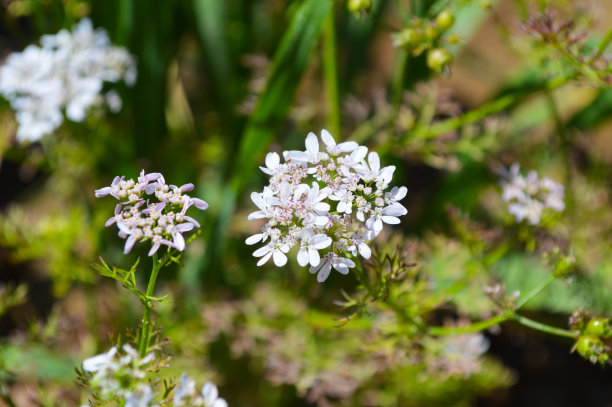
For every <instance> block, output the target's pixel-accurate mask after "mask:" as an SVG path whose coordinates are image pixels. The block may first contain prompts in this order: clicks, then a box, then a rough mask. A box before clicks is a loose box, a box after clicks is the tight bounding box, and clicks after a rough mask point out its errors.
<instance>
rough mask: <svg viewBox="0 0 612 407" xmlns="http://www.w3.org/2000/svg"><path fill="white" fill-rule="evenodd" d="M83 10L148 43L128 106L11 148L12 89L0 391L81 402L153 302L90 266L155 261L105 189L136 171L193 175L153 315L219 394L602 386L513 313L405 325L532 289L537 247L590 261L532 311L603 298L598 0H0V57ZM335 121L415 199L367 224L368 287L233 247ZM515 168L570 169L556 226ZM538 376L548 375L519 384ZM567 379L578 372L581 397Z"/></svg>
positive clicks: (565, 393)
mask: <svg viewBox="0 0 612 407" xmlns="http://www.w3.org/2000/svg"><path fill="white" fill-rule="evenodd" d="M442 12H447V13H450V14H451V15H452V17H453V21H452V22H451V23H450V25H449V27H448V28H446V27H445V26H446V25H448V21H442V20H440V19H439V18H438V17H439V16H440V15H441V13H442ZM83 17H90V18H91V19H92V21H93V23H94V26H95V27H103V28H104V29H106V30H107V31H108V33H109V35H110V37H111V40H112V41H113V43H115V44H117V45H122V46H125V47H127V48H128V49H129V50H130V52H132V53H133V54H134V55H135V56H136V58H137V64H138V80H137V83H136V85H135V87H133V88H128V87H126V86H123V87H122V86H117V87H116V89H117V90H118V92H119V93H120V94H121V97H122V99H123V101H124V106H123V109H122V111H121V112H120V113H117V114H115V113H111V112H110V111H104V109H102V108H100V109H99V110H96V111H94V112H92V113H91V114H90V115H89V117H88V119H87V120H86V121H85V122H83V123H65V124H64V125H63V126H62V127H61V128H60V129H59V130H58V131H56V132H55V133H54V134H52V135H50V136H47V137H45V138H44V139H42V140H41V142H40V143H35V144H27V145H26V144H18V143H16V142H15V141H14V137H15V131H16V122H15V119H14V114H13V113H12V111H11V110H10V107H9V105H8V102H6V101H2V102H1V103H0V153H1V160H2V161H1V164H0V185H2V188H3V192H2V194H0V205H1V207H0V210H1V212H0V270H1V273H0V279H1V281H2V282H1V285H0V332H1V335H2V336H1V338H0V341H1V342H0V395H1V398H2V400H4V402H5V403H7V405H10V402H9V401H10V400H14V401H15V403H16V404H17V405H24V406H26V405H44V406H51V405H53V406H56V405H79V404H78V403H80V402H84V401H85V400H81V399H80V398H79V397H80V396H79V391H78V388H77V387H76V385H75V384H74V374H73V367H74V366H77V365H79V363H80V361H81V360H83V359H84V358H85V357H88V356H91V355H93V354H95V353H99V352H102V351H104V350H106V349H107V348H108V347H109V343H110V342H109V340H108V338H109V335H110V334H111V333H113V332H125V330H126V329H129V327H135V326H137V324H138V321H139V317H140V307H139V304H138V303H137V302H135V301H134V300H133V299H132V298H130V297H129V296H128V294H127V293H126V292H124V291H125V290H122V289H121V287H120V286H118V285H116V284H114V283H113V282H110V281H106V280H104V279H102V278H100V277H98V276H97V275H96V274H95V272H94V270H93V269H92V268H91V266H90V264H91V262H92V261H94V259H96V258H97V257H98V256H103V257H104V258H105V259H107V261H108V262H109V263H114V264H117V265H119V266H121V267H127V266H128V265H129V264H132V263H133V261H134V260H135V259H136V258H137V257H141V258H142V262H141V271H140V272H139V273H140V274H145V275H144V276H143V275H140V276H139V278H141V281H143V284H144V281H146V280H145V279H146V278H147V276H146V271H145V270H147V268H148V267H149V264H148V258H147V257H146V252H145V251H144V248H142V247H137V248H136V249H137V250H134V251H133V252H132V253H131V254H130V255H128V256H124V255H122V253H121V252H122V244H123V243H122V242H121V241H120V240H119V239H118V238H117V237H116V236H115V233H114V231H113V230H110V229H108V230H107V229H106V228H104V222H105V220H106V219H107V218H108V217H110V216H111V214H112V211H113V205H114V203H113V202H110V200H100V201H95V199H94V195H93V191H94V189H96V188H100V187H102V186H104V185H108V184H110V182H111V180H112V178H113V177H114V176H115V175H127V176H129V177H134V176H135V175H137V173H138V172H139V171H140V170H141V169H143V168H144V169H145V170H147V171H159V172H162V173H163V174H164V176H165V177H166V179H167V180H168V182H169V183H173V184H176V185H181V184H184V183H187V182H194V183H195V184H196V188H195V191H194V194H195V195H196V196H198V197H199V198H202V199H204V200H206V201H207V202H208V203H209V204H210V208H209V209H208V210H207V211H206V212H205V214H204V215H202V216H201V217H200V219H198V220H199V221H201V223H202V224H203V225H204V232H203V234H202V237H201V238H199V239H197V240H196V241H195V242H194V243H192V245H191V246H190V248H189V250H188V251H187V252H186V255H185V257H184V258H183V263H184V264H183V267H176V268H175V270H174V271H173V272H170V271H167V272H165V273H164V274H163V275H162V276H161V277H160V278H161V280H162V281H163V284H162V287H161V288H160V289H159V291H160V292H162V291H163V292H169V293H171V298H172V299H173V302H172V303H171V304H162V305H160V306H159V307H157V308H156V315H157V319H158V323H159V325H160V326H162V327H163V331H162V335H164V336H167V337H168V339H169V343H170V345H169V348H168V350H167V352H168V353H169V354H171V355H172V358H173V363H172V369H171V372H170V373H168V374H169V375H178V374H179V373H180V372H182V371H187V372H189V373H190V375H191V376H192V377H196V378H198V379H211V378H214V380H215V381H216V382H217V383H218V384H219V385H220V392H221V394H222V395H223V397H225V398H226V399H227V400H228V401H229V403H230V405H250V406H264V405H274V406H298V405H319V406H354V405H371V406H392V405H402V406H413V405H414V406H420V405H427V406H438V405H439V406H447V405H448V406H450V405H453V406H465V405H486V406H506V405H519V404H520V405H524V406H546V405H551V406H553V405H554V406H570V405H584V406H587V405H603V402H604V401H607V402H612V399H610V396H609V394H606V393H605V392H602V391H601V389H602V387H601V386H602V383H605V381H606V380H608V381H609V379H610V374H609V372H607V371H605V372H604V371H602V370H601V369H597V368H595V367H593V366H590V365H589V364H588V362H586V361H582V360H580V359H579V358H578V357H577V356H576V355H569V349H570V347H571V345H572V343H571V341H569V340H564V339H553V340H548V342H545V340H544V339H543V338H542V337H541V336H540V335H531V334H528V333H526V332H525V330H524V329H520V328H519V327H517V326H514V325H512V324H505V325H503V329H502V331H501V333H500V332H499V330H498V329H497V330H495V329H492V330H490V331H488V332H487V333H486V336H480V335H476V334H465V335H457V336H448V337H441V338H437V337H422V336H419V335H418V332H416V331H415V325H411V324H410V323H407V321H409V320H410V319H413V318H417V319H418V320H419V321H421V322H433V323H437V324H438V325H453V326H454V325H461V324H465V323H467V322H468V321H469V320H478V319H480V318H487V317H490V316H491V315H494V314H495V306H494V304H493V303H492V302H491V301H490V299H488V298H487V295H485V294H484V293H483V290H482V288H483V287H484V286H487V285H491V284H494V283H496V282H501V283H504V284H505V287H506V290H507V292H513V291H514V290H519V291H520V292H527V291H529V290H530V289H531V288H532V287H534V286H537V285H538V284H540V283H541V282H542V281H545V280H546V279H547V278H548V276H549V274H550V265H548V264H547V262H546V261H545V260H544V259H543V257H542V253H545V252H547V251H550V250H551V249H552V248H553V247H555V248H559V249H561V250H562V251H563V252H564V253H571V254H572V255H573V256H574V257H575V260H576V273H575V274H574V275H573V276H572V278H571V281H569V280H566V279H564V280H557V281H555V282H554V283H553V284H552V285H551V286H550V287H549V288H548V289H547V290H548V291H546V294H545V295H542V296H539V297H536V298H535V299H534V300H533V301H531V302H529V303H528V304H527V305H526V310H527V311H528V312H529V313H530V315H534V316H538V317H541V318H543V319H545V320H547V321H552V323H554V324H557V325H559V326H566V321H567V316H568V314H570V313H572V312H573V311H575V310H577V309H579V308H586V309H589V310H591V311H592V312H593V313H595V314H597V315H611V314H612V296H610V294H609V293H610V290H611V289H612V270H611V269H610V266H609V265H610V264H612V262H611V261H610V260H612V259H611V258H610V257H611V254H610V250H609V248H610V247H609V242H610V237H611V236H610V235H611V232H612V212H611V211H610V209H609V208H610V203H611V202H610V199H611V197H610V187H611V184H610V181H609V180H610V168H611V167H610V165H611V164H612V149H610V145H612V144H611V143H610V136H611V135H612V124H611V123H612V122H611V121H610V117H611V113H612V93H611V91H610V89H609V87H608V85H609V83H610V67H609V62H608V61H609V56H610V51H609V50H607V44H608V43H609V41H610V38H611V34H610V32H609V31H608V30H609V23H608V22H609V21H610V20H611V19H612V7H610V4H607V3H606V2H594V3H592V4H589V5H588V7H586V6H584V5H583V4H582V2H579V1H575V2H572V1H569V0H568V1H546V0H538V1H531V2H530V1H527V0H499V1H492V0H491V1H489V0H472V1H469V0H412V1H408V0H397V1H392V0H372V1H369V0H361V1H354V0H349V1H348V2H347V1H340V0H337V1H332V0H232V1H218V0H172V1H168V0H147V1H145V0H131V1H126V0H87V1H85V0H84V1H81V0H63V1H59V0H2V2H1V6H0V21H1V24H0V52H1V53H2V56H3V57H4V56H6V55H8V54H9V53H10V52H13V51H20V50H22V49H23V48H24V47H25V46H27V45H28V44H31V43H36V42H37V41H38V39H39V38H40V36H41V35H42V34H50V33H56V32H57V31H58V30H60V29H61V28H70V27H72V25H73V24H75V23H76V22H77V21H79V20H80V19H81V18H83ZM443 26H444V27H443ZM406 30H412V31H406ZM421 32H422V35H424V37H418V36H419V35H421V34H419V33H421ZM415 33H416V34H415ZM414 35H417V37H418V39H419V41H418V42H417V43H416V45H415V43H413V42H411V41H413V36H414ZM394 44H395V46H394ZM604 45H606V46H604ZM433 50H436V52H438V51H440V52H438V53H437V54H436V55H433V54H434V53H433ZM436 58H438V59H436ZM440 58H441V59H440ZM451 60H452V62H451ZM321 128H327V129H328V130H330V131H331V132H332V134H333V135H334V136H335V137H336V139H337V140H340V139H343V140H344V139H351V140H356V141H358V142H359V143H362V144H365V145H367V146H368V147H370V148H371V149H375V150H376V151H378V152H379V154H381V155H382V156H383V159H384V162H386V163H388V164H393V165H395V166H397V170H396V172H395V174H396V179H395V180H394V185H406V186H407V187H408V190H409V193H408V197H407V198H406V199H405V201H404V202H403V203H404V205H405V206H407V207H408V209H409V213H408V215H407V216H406V217H405V219H404V221H403V222H402V225H401V226H399V227H397V228H396V229H395V230H394V232H393V233H392V234H388V235H386V236H382V237H380V238H379V239H378V240H377V245H378V246H377V249H376V251H375V253H376V256H377V257H376V259H377V260H376V261H373V262H371V263H368V264H365V265H364V266H365V269H366V272H364V274H363V275H362V276H361V277H362V278H365V279H366V280H363V279H358V278H355V276H353V275H349V276H348V277H344V276H340V275H333V274H332V276H331V277H330V279H329V280H328V281H327V282H326V283H325V284H323V285H320V284H318V283H316V282H315V281H314V279H313V278H312V276H311V275H309V274H308V273H307V272H306V271H305V270H304V269H301V268H300V267H298V265H297V263H296V262H295V261H290V262H289V264H288V266H287V267H284V268H283V269H274V268H273V267H271V266H266V267H262V268H257V267H256V266H255V263H256V262H255V260H254V258H253V257H252V256H251V251H250V248H248V247H246V246H245V244H244V239H245V238H246V237H247V236H249V235H251V234H253V233H254V232H255V230H257V228H258V226H257V225H253V224H250V223H249V222H247V219H246V217H247V214H248V213H249V212H251V211H252V209H253V205H252V204H251V202H250V201H249V199H248V195H249V193H250V191H253V190H256V191H257V190H260V189H261V185H262V184H263V183H264V180H265V177H264V175H263V174H261V173H259V171H258V169H257V166H258V165H259V164H260V163H262V162H263V158H264V156H265V153H266V152H267V151H277V152H280V151H282V150H291V149H301V148H303V147H302V146H303V140H304V137H305V135H306V134H307V133H308V132H309V131H314V132H316V133H318V132H319V130H320V129H321ZM513 162H519V163H520V164H521V167H522V168H524V170H525V171H526V170H528V169H536V170H538V171H539V172H540V173H542V174H546V175H548V176H550V177H552V178H554V179H555V180H557V181H559V182H562V183H563V184H564V185H565V188H566V205H567V209H566V211H565V213H564V214H563V216H562V218H561V217H560V218H559V219H554V220H553V221H551V222H550V225H544V226H543V227H541V228H535V229H534V228H531V229H530V228H525V227H524V225H522V226H521V225H514V224H513V222H512V217H511V215H509V214H508V213H507V212H506V210H505V205H504V202H503V201H502V200H501V196H500V188H499V186H498V184H497V180H498V171H499V169H500V168H501V167H502V166H505V167H507V166H509V165H510V164H512V163H513ZM385 256H388V257H385ZM385 259H386V260H385ZM368 273H369V274H368ZM369 279H371V281H373V282H374V283H372V284H373V285H372V286H370V285H369V284H370V283H368V282H367V281H368V280H369ZM364 287H365V288H372V287H374V288H372V289H373V290H374V291H372V290H370V291H368V290H366V289H365V288H364ZM368 296H369V297H368ZM366 298H367V299H366ZM559 349H562V350H561V351H559ZM517 355H519V356H517ZM551 372H553V373H554V374H553V373H551ZM544 374H551V376H550V377H552V378H555V380H556V381H555V380H551V381H550V383H549V382H548V381H545V380H544V381H543V380H539V381H537V382H534V381H533V380H531V378H533V377H537V378H539V377H540V375H544ZM555 374H556V376H555ZM576 375H579V376H581V377H582V378H589V382H588V384H587V385H586V388H585V390H584V391H583V392H582V395H581V396H580V397H579V398H575V397H576V396H574V392H573V390H574V389H573V387H572V386H571V383H572V380H575V377H576ZM530 380H531V381H530ZM199 381H200V380H198V382H199ZM534 383H535V384H534ZM564 383H568V385H567V386H563V385H562V384H564ZM575 384H576V383H574V385H575ZM0 403H1V402H0Z"/></svg>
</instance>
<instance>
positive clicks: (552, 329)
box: [512, 314, 576, 338]
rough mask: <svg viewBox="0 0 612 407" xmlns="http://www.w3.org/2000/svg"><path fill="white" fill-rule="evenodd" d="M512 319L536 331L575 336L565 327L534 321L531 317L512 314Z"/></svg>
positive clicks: (567, 336)
mask: <svg viewBox="0 0 612 407" xmlns="http://www.w3.org/2000/svg"><path fill="white" fill-rule="evenodd" d="M512 319H514V320H515V321H517V322H518V323H519V324H521V325H524V326H528V327H529V328H532V329H535V330H537V331H542V332H546V333H549V334H552V335H558V336H564V337H566V338H576V335H575V334H574V333H573V332H572V331H568V330H567V329H561V328H556V327H554V326H550V325H546V324H543V323H541V322H538V321H534V320H533V319H529V318H527V317H523V316H521V315H518V314H513V315H512Z"/></svg>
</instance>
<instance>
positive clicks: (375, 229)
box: [372, 218, 383, 233]
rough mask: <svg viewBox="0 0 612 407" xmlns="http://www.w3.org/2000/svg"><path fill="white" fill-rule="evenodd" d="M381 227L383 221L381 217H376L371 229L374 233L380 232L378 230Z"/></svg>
mask: <svg viewBox="0 0 612 407" xmlns="http://www.w3.org/2000/svg"><path fill="white" fill-rule="evenodd" d="M382 229H383V223H382V220H381V219H378V218H377V219H376V220H375V221H374V227H373V228H372V230H373V231H374V232H376V233H380V231H381V230H382Z"/></svg>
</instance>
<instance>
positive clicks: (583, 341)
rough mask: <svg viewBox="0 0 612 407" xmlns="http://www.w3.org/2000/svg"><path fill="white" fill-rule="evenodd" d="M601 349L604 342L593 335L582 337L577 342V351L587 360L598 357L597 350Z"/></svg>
mask: <svg viewBox="0 0 612 407" xmlns="http://www.w3.org/2000/svg"><path fill="white" fill-rule="evenodd" d="M601 348H603V342H602V341H601V339H599V338H598V337H596V336H593V335H582V336H580V337H579V338H578V341H577V342H576V350H577V351H578V353H579V354H580V355H581V356H582V357H584V358H586V359H591V357H592V356H593V355H595V356H596V355H597V353H598V352H597V350H598V349H601Z"/></svg>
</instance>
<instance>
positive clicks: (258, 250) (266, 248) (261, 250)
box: [253, 245, 272, 257]
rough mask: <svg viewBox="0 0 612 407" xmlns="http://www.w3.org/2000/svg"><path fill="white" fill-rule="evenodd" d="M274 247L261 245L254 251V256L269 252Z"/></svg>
mask: <svg viewBox="0 0 612 407" xmlns="http://www.w3.org/2000/svg"><path fill="white" fill-rule="evenodd" d="M271 250H272V249H271V248H270V246H269V245H265V246H264V247H260V248H259V249H257V250H255V251H254V252H253V256H254V257H261V256H263V255H264V254H266V253H268V252H269V251H271Z"/></svg>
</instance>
